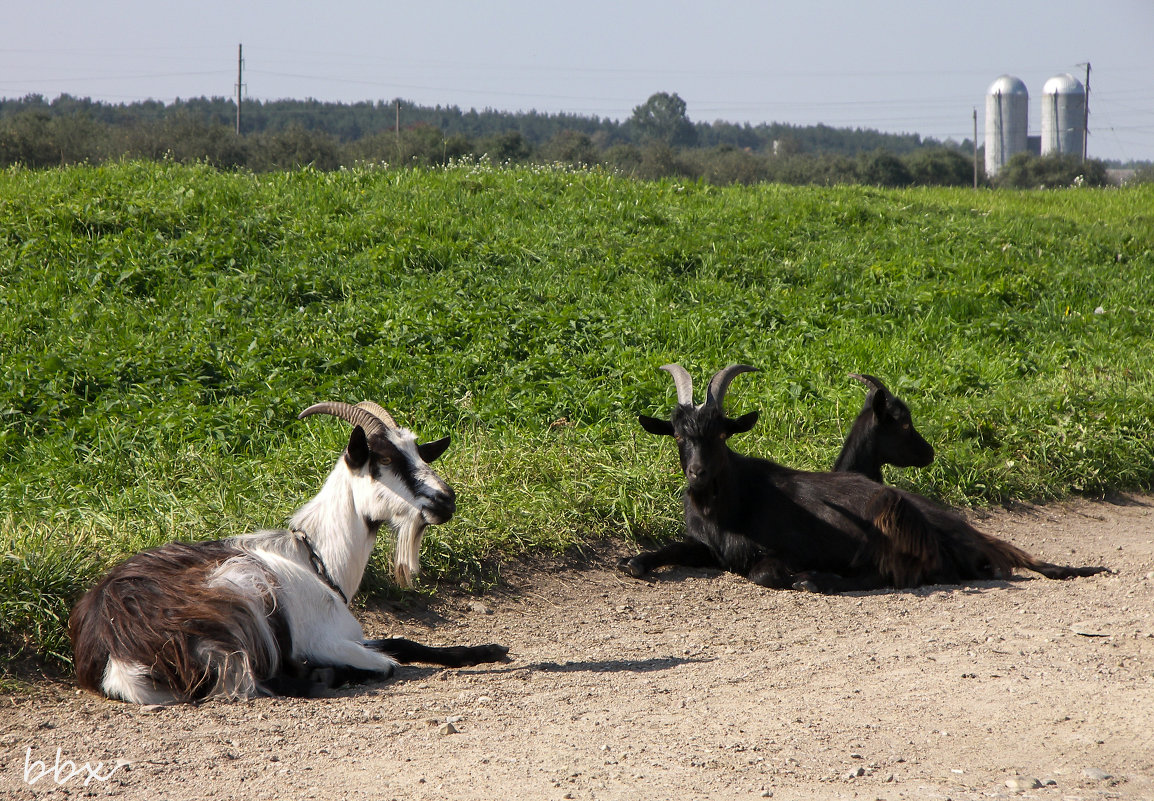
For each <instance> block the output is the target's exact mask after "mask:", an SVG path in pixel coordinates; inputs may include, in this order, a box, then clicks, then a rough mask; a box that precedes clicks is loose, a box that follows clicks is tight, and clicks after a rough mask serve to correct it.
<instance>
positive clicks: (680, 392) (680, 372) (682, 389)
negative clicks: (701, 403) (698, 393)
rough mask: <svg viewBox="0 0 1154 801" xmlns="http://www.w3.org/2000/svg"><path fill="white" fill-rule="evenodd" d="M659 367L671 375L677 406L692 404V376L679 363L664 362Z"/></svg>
mask: <svg viewBox="0 0 1154 801" xmlns="http://www.w3.org/2000/svg"><path fill="white" fill-rule="evenodd" d="M661 369H662V370H664V371H665V372H667V373H669V374H670V375H671V376H673V386H675V387H677V403H678V405H679V406H686V405H688V406H692V405H693V376H691V375H690V374H689V372H688V371H687V370H686V369H685V368H684V367H682V366H681V365H680V364H665V365H662V366H661Z"/></svg>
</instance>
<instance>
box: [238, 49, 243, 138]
mask: <svg viewBox="0 0 1154 801" xmlns="http://www.w3.org/2000/svg"><path fill="white" fill-rule="evenodd" d="M243 88H244V45H242V44H238V45H237V46H236V135H237V136H240V94H241V89H243Z"/></svg>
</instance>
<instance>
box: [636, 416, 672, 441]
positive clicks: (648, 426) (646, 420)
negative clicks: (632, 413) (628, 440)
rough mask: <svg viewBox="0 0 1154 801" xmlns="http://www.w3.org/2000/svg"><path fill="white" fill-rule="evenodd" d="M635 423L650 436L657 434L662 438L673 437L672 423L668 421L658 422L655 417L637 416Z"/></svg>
mask: <svg viewBox="0 0 1154 801" xmlns="http://www.w3.org/2000/svg"><path fill="white" fill-rule="evenodd" d="M637 422H639V423H641V427H642V428H644V429H645V430H646V431H648V432H649V433H650V434H657V435H658V436H662V437H672V436H673V423H671V422H669V421H668V420H659V419H658V418H656V417H649V416H648V415H644V414H639V415H637Z"/></svg>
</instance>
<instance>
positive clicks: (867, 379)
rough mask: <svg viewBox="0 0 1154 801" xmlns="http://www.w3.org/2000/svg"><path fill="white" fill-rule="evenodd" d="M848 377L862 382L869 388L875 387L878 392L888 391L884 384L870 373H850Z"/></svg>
mask: <svg viewBox="0 0 1154 801" xmlns="http://www.w3.org/2000/svg"><path fill="white" fill-rule="evenodd" d="M849 377H850V378H853V379H855V380H857V381H860V382H862V383H863V384H865V385H866V386H867V387H869V388H870V389H876V390H878V391H879V392H889V390H888V389H886V385H885V384H883V383H882V382H881V381H880V380H878V379H876V378H874V377H873V376H872V375H866V374H865V373H850V374H849Z"/></svg>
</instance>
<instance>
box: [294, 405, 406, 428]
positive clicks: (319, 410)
mask: <svg viewBox="0 0 1154 801" xmlns="http://www.w3.org/2000/svg"><path fill="white" fill-rule="evenodd" d="M314 414H331V415H332V416H333V417H338V418H340V419H341V420H344V421H345V422H346V423H351V424H352V425H354V426H360V427H361V428H363V429H364V430H365V433H366V434H369V435H370V436H371V435H373V434H384V433H385V431H386V429H387V427H386V425H385V423H384V421H382V420H381V419H380V418H379V417H377V416H376V415H375V414H373V413H372V412H370V411H369V410H368V409H362V408H361V407H359V406H353V405H352V404H351V403H335V402H329V401H325V402H324V403H315V404H313V405H312V406H310V407H309V408H307V409H305V410H304V411H303V412H301V413H300V414H299V415H297V419H298V420H304V419H305V418H306V417H309V416H310V415H314Z"/></svg>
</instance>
